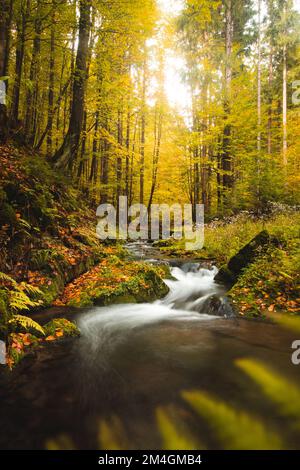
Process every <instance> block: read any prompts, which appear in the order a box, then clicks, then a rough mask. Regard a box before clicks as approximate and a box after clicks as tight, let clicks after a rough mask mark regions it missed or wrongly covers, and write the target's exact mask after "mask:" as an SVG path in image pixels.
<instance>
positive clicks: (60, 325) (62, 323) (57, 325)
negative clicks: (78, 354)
mask: <svg viewBox="0 0 300 470" xmlns="http://www.w3.org/2000/svg"><path fill="white" fill-rule="evenodd" d="M43 328H44V331H45V335H46V337H49V336H51V337H52V336H53V337H55V338H60V337H66V336H79V335H80V331H79V329H78V328H77V326H76V325H75V323H73V322H71V321H69V320H67V319H66V318H54V319H53V320H50V321H49V322H48V323H46V324H45V325H44V326H43Z"/></svg>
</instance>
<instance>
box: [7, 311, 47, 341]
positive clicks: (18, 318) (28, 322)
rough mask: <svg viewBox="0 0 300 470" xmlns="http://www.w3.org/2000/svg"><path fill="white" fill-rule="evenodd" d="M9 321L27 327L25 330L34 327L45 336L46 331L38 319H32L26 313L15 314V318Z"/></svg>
mask: <svg viewBox="0 0 300 470" xmlns="http://www.w3.org/2000/svg"><path fill="white" fill-rule="evenodd" d="M9 323H14V324H15V323H17V324H19V325H20V326H22V327H23V328H25V330H30V329H31V328H32V329H34V330H36V331H38V332H39V333H42V335H44V336H45V331H44V329H43V328H42V327H41V325H39V324H38V323H37V322H36V321H34V320H32V318H29V317H26V316H24V315H18V314H16V315H14V316H13V318H12V319H11V320H9Z"/></svg>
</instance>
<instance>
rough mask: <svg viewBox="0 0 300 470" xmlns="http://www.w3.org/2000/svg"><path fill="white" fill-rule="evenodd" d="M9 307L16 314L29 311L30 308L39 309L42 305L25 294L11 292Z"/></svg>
mask: <svg viewBox="0 0 300 470" xmlns="http://www.w3.org/2000/svg"><path fill="white" fill-rule="evenodd" d="M9 294H10V295H9V306H10V308H11V309H12V310H13V311H14V312H18V311H20V310H29V307H37V306H39V305H40V304H41V302H40V301H39V300H31V299H30V298H29V297H28V295H27V294H25V292H22V291H19V290H18V291H11V292H10V293H9Z"/></svg>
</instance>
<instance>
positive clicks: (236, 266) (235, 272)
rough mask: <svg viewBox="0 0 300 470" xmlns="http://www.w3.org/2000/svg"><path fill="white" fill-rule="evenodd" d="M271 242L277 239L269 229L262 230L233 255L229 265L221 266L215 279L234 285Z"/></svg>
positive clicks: (274, 242) (273, 242)
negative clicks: (270, 233) (271, 234)
mask: <svg viewBox="0 0 300 470" xmlns="http://www.w3.org/2000/svg"><path fill="white" fill-rule="evenodd" d="M270 244H274V245H275V244H276V240H275V239H274V237H271V236H270V235H269V233H268V232H267V230H262V231H261V232H259V233H258V234H257V235H256V236H255V237H254V238H253V239H252V240H251V241H250V242H249V243H247V244H246V245H245V246H244V247H243V248H242V249H241V250H239V251H238V253H237V254H236V255H234V256H232V258H230V260H229V262H228V263H227V265H224V266H222V267H221V269H220V271H219V272H218V273H217V274H216V276H215V281H217V282H221V283H224V284H227V285H229V286H233V285H234V284H235V283H236V282H237V280H238V278H239V276H240V275H241V274H242V272H243V271H244V269H245V268H246V267H247V266H248V265H250V264H252V263H253V262H254V261H255V259H256V258H257V257H258V256H259V255H260V254H263V253H265V252H266V250H267V248H268V247H269V246H270Z"/></svg>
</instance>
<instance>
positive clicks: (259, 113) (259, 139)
mask: <svg viewBox="0 0 300 470" xmlns="http://www.w3.org/2000/svg"><path fill="white" fill-rule="evenodd" d="M257 152H258V171H259V159H260V152H261V0H258V40H257Z"/></svg>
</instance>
